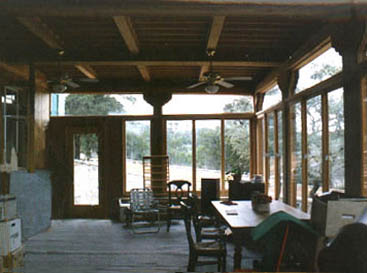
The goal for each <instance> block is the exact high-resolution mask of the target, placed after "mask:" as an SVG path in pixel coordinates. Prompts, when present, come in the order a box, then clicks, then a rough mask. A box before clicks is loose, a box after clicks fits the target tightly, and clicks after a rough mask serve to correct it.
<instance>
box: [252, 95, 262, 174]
mask: <svg viewBox="0 0 367 273" xmlns="http://www.w3.org/2000/svg"><path fill="white" fill-rule="evenodd" d="M264 96H265V94H264V93H259V94H256V96H255V97H254V108H255V109H254V110H255V113H257V112H259V111H261V110H262V108H263V104H264ZM261 126H262V120H259V118H257V117H254V118H253V119H251V121H250V128H251V136H250V139H251V160H250V174H251V176H253V175H254V174H262V173H263V164H262V161H263V156H264V154H263V147H262V143H263V133H262V127H261Z"/></svg>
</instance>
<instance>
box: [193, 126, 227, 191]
mask: <svg viewBox="0 0 367 273" xmlns="http://www.w3.org/2000/svg"><path fill="white" fill-rule="evenodd" d="M221 158H222V157H221V139H220V121H219V120H197V121H196V190H198V191H200V190H201V178H219V179H220V178H221V172H220V170H221Z"/></svg>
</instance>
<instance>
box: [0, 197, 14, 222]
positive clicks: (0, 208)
mask: <svg viewBox="0 0 367 273" xmlns="http://www.w3.org/2000/svg"><path fill="white" fill-rule="evenodd" d="M16 217H17V201H16V199H15V196H14V195H10V194H7V195H0V221H4V220H10V219H14V218H16Z"/></svg>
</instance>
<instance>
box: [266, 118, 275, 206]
mask: <svg viewBox="0 0 367 273" xmlns="http://www.w3.org/2000/svg"><path fill="white" fill-rule="evenodd" d="M274 134H275V131H274V114H273V113H271V114H269V115H268V154H267V157H268V160H269V177H268V195H270V196H271V197H272V198H273V199H274V198H275V150H274Z"/></svg>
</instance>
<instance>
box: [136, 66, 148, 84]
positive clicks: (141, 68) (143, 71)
mask: <svg viewBox="0 0 367 273" xmlns="http://www.w3.org/2000/svg"><path fill="white" fill-rule="evenodd" d="M137 68H138V70H139V72H140V74H141V76H142V77H143V79H144V81H146V82H150V80H151V77H150V73H149V69H148V67H147V66H145V65H138V66H137Z"/></svg>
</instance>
